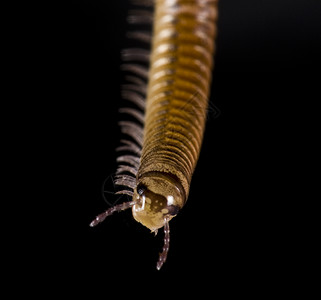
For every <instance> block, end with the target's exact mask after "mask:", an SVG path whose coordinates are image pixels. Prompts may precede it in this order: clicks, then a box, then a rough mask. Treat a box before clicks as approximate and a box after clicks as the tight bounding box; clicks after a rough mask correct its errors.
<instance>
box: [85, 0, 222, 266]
mask: <svg viewBox="0 0 321 300" xmlns="http://www.w3.org/2000/svg"><path fill="white" fill-rule="evenodd" d="M131 2H132V5H133V7H134V8H133V9H131V10H130V11H129V14H128V22H129V23H130V24H131V25H130V26H131V28H132V30H131V31H129V32H128V33H127V36H128V38H129V39H131V40H132V41H135V43H136V44H135V45H138V46H135V47H132V48H128V49H125V50H123V52H122V58H123V61H124V63H123V64H122V66H121V69H122V70H123V71H124V72H125V74H126V76H125V80H126V82H125V84H124V85H123V87H122V92H121V96H122V98H123V99H124V100H126V103H128V106H127V107H123V108H121V109H120V113H121V114H126V115H127V116H128V118H127V119H125V120H123V121H121V122H119V125H120V130H121V132H122V134H123V135H124V139H121V141H120V146H119V147H118V148H117V149H116V150H117V151H119V156H118V157H117V164H118V165H117V170H116V177H115V185H117V187H119V190H118V191H117V192H116V194H125V195H128V196H129V197H130V201H127V202H124V203H121V204H117V205H115V206H112V207H111V208H109V209H107V210H106V211H105V212H103V213H101V214H99V215H98V216H97V217H96V218H95V219H94V220H93V221H92V222H91V223H90V226H95V225H97V224H98V223H100V222H102V221H103V220H104V219H105V218H106V217H107V216H110V215H111V214H113V213H114V212H119V211H122V210H125V209H129V208H131V209H132V215H133V217H134V219H135V220H136V221H138V222H139V223H141V224H142V225H144V226H145V227H147V228H149V229H150V230H151V231H152V232H154V233H157V231H158V229H160V228H163V229H164V244H163V249H162V252H161V253H160V255H159V258H158V261H157V266H156V267H157V269H158V270H160V268H161V267H162V266H163V264H164V263H165V261H166V259H167V255H168V251H169V242H170V230H169V222H170V220H171V219H172V218H173V217H175V216H176V215H177V214H178V213H179V211H180V210H181V209H182V208H183V206H184V205H185V203H186V201H187V199H188V194H189V189H190V184H191V179H192V175H193V172H194V169H195V167H196V164H197V161H198V158H199V154H200V149H201V144H202V140H203V135H204V129H205V123H206V114H207V107H208V99H209V92H210V85H211V74H212V68H213V56H214V47H215V44H214V40H215V37H216V32H217V29H216V20H217V15H218V8H217V4H218V0H132V1H131ZM146 28H149V30H147V29H146Z"/></svg>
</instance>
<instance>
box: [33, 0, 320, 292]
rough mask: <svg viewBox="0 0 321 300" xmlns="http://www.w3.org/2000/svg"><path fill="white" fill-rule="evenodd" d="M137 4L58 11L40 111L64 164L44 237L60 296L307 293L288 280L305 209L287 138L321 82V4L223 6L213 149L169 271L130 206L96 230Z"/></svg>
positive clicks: (179, 227)
mask: <svg viewBox="0 0 321 300" xmlns="http://www.w3.org/2000/svg"><path fill="white" fill-rule="evenodd" d="M127 6H128V4H127V1H107V0H106V1H69V2H68V1H67V2H65V3H64V4H63V5H61V6H58V7H57V8H58V9H57V11H58V13H57V15H55V17H54V23H53V24H52V27H53V28H54V31H53V33H52V36H51V37H52V43H51V44H50V45H49V48H50V49H49V52H48V57H47V59H48V61H49V62H50V63H48V66H46V67H47V68H49V73H50V74H51V75H50V76H49V77H48V78H49V79H48V81H49V82H48V86H47V94H46V95H47V97H48V100H49V101H48V103H49V108H44V110H43V111H44V113H43V116H42V117H43V119H44V120H45V121H46V123H47V124H48V123H49V125H50V126H49V127H48V128H47V129H46V131H47V132H46V134H45V135H44V136H49V139H48V140H47V141H46V146H47V147H46V148H48V149H49V150H50V151H49V152H48V154H47V156H46V157H45V158H44V159H43V160H42V161H43V164H44V169H47V170H48V169H49V170H52V174H51V175H50V181H49V180H47V178H46V179H45V181H46V185H45V188H46V189H47V190H46V194H45V195H46V197H47V199H48V200H46V201H49V202H50V206H51V210H52V211H53V212H54V217H53V218H52V219H50V220H49V222H48V223H50V229H51V230H50V231H49V230H48V232H47V233H46V234H45V237H42V238H43V239H46V241H47V242H44V247H45V249H47V246H48V249H50V250H51V252H50V254H49V253H48V255H47V257H45V258H44V260H43V269H44V270H46V272H48V271H49V272H52V273H54V272H56V271H57V270H58V274H57V277H56V279H55V284H57V287H59V288H58V293H59V291H60V290H61V289H60V287H63V286H65V287H68V289H67V290H68V291H69V292H71V293H73V292H77V293H78V292H82V291H84V292H85V291H87V290H89V291H90V292H91V293H92V297H94V295H95V294H96V292H97V293H102V294H104V293H105V294H106V297H108V296H110V294H109V293H110V292H111V291H112V290H113V289H114V288H115V287H116V288H117V291H118V293H122V292H123V291H126V286H127V285H130V286H132V285H134V286H136V287H137V289H138V291H140V292H141V290H144V289H145V288H152V289H154V293H155V295H162V293H165V292H166V293H167V292H169V290H167V288H169V289H170V288H172V287H174V288H175V289H177V290H178V291H192V290H195V291H199V292H201V293H204V295H207V294H208V293H209V292H210V295H213V294H216V293H222V292H224V293H225V294H226V295H231V294H234V293H237V294H239V295H248V296H251V295H255V293H257V292H258V293H259V294H260V295H266V294H270V295H273V294H274V293H275V291H276V289H277V288H279V287H281V288H283V289H284V291H285V290H286V289H288V288H290V289H296V288H297V287H294V286H292V283H291V280H289V277H290V276H289V274H292V273H293V274H296V272H297V268H298V263H297V264H295V263H293V260H294V253H293V251H294V248H295V246H294V245H293V244H292V242H293V236H295V235H296V234H297V233H298V231H297V230H295V229H294V228H293V224H292V225H291V222H290V221H289V219H291V218H292V216H291V210H292V208H293V205H295V204H294V203H293V202H292V203H291V204H290V203H289V201H290V199H288V197H287V188H286V187H287V182H286V179H287V175H286V174H287V173H288V172H289V169H291V168H293V165H292V163H291V162H292V157H291V155H292V150H291V149H289V148H288V147H287V141H290V140H291V139H292V137H293V135H295V134H297V133H298V131H300V113H301V114H302V113H303V112H302V110H303V111H304V108H303V109H299V111H297V108H298V107H301V108H302V107H304V105H305V99H306V98H309V97H312V95H313V94H312V92H311V91H312V90H316V89H317V86H318V84H319V79H320V78H319V77H318V76H319V75H317V73H318V71H319V67H320V50H321V47H320V31H321V21H320V12H321V5H320V1H312V0H305V1H299V0H297V1H294V0H291V1H290V0H288V1H287V0H269V1H267V0H264V1H258V0H245V1H239V0H227V1H223V0H222V1H220V3H219V20H218V37H217V41H216V45H217V52H216V54H215V68H214V71H213V81H212V92H211V97H210V109H209V112H208V121H207V127H206V132H205V137H204V142H203V147H202V152H201V155H200V159H199V162H198V165H197V168H196V170H195V173H194V176H193V180H192V184H191V190H190V196H189V200H188V202H187V204H186V206H185V207H184V209H183V210H182V211H181V213H180V214H179V215H178V216H177V217H176V218H174V219H173V220H172V221H171V223H170V226H171V247H170V252H169V256H168V260H167V262H166V264H165V265H164V267H163V269H162V270H161V271H156V262H157V258H158V253H159V252H160V251H161V247H162V243H163V240H162V238H163V235H162V231H161V230H160V232H159V234H158V236H156V237H154V235H153V234H150V233H149V231H148V230H147V229H146V228H144V227H143V226H141V225H140V224H138V223H137V222H135V221H134V220H133V218H132V216H131V213H130V211H126V212H122V213H120V214H116V215H114V216H112V217H110V218H109V219H107V220H106V221H105V222H104V223H103V224H100V225H99V226H97V227H95V228H90V227H89V223H90V221H91V220H92V219H93V218H94V217H95V216H96V215H97V214H98V213H100V212H102V211H103V210H105V209H107V208H108V207H109V205H108V204H107V203H106V202H105V201H104V199H103V197H102V186H103V183H104V181H105V179H106V178H110V176H112V175H113V173H114V172H115V168H116V163H115V159H116V157H117V154H116V152H115V148H116V147H117V146H118V143H119V138H120V133H119V129H118V126H117V122H118V121H119V119H120V116H119V115H118V109H119V107H120V106H121V103H120V87H121V83H122V74H121V72H120V64H121V60H120V51H121V49H122V48H124V47H125V46H126V39H125V33H126V29H127V24H126V14H127V13H126V11H127ZM51 71H52V72H51ZM314 97H315V96H314ZM298 123H299V128H298V130H297V127H296V126H297V124H298ZM293 128H296V129H295V130H293ZM48 178H49V177H48ZM51 178H52V179H51ZM109 197H110V198H109ZM51 198H52V199H51ZM49 199H51V200H49ZM107 199H108V200H109V199H110V202H112V201H115V197H113V196H112V195H107ZM124 200H126V198H124ZM120 201H121V200H120ZM41 217H42V218H44V219H46V218H47V216H46V215H45V214H42V215H41ZM47 221H48V220H47ZM292 245H293V248H292ZM41 249H42V248H41ZM41 249H40V251H39V252H41ZM291 278H292V276H291ZM177 280H178V281H177ZM180 280H182V281H180ZM184 282H185V284H184ZM120 286H123V287H122V288H120ZM138 291H137V292H135V293H136V294H137V293H138ZM135 293H134V292H133V296H134V295H135ZM138 294H139V293H138ZM138 294H137V295H138Z"/></svg>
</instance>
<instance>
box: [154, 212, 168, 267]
mask: <svg viewBox="0 0 321 300" xmlns="http://www.w3.org/2000/svg"><path fill="white" fill-rule="evenodd" d="M168 250H169V218H168V217H165V224H164V246H163V252H162V253H160V254H159V258H158V262H157V265H156V268H157V270H160V269H161V267H162V266H163V264H164V263H165V261H166V259H167V254H168Z"/></svg>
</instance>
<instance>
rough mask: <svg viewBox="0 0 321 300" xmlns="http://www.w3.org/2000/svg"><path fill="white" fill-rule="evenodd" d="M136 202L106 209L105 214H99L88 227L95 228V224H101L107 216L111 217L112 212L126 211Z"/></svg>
mask: <svg viewBox="0 0 321 300" xmlns="http://www.w3.org/2000/svg"><path fill="white" fill-rule="evenodd" d="M135 204H136V202H135V201H129V202H124V203H121V204H117V205H115V206H113V207H111V208H109V209H107V210H106V211H105V212H103V213H101V214H99V215H98V216H97V217H96V218H95V220H93V221H92V222H91V223H90V224H89V226H90V227H94V226H96V225H97V224H99V223H101V222H103V221H104V220H105V219H106V218H107V217H108V216H110V215H112V214H113V213H114V212H116V211H117V212H120V211H122V210H125V209H128V208H131V207H132V206H133V205H135Z"/></svg>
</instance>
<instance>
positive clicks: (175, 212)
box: [167, 205, 180, 216]
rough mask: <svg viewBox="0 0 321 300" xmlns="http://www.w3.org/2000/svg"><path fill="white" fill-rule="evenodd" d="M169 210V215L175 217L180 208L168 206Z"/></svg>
mask: <svg viewBox="0 0 321 300" xmlns="http://www.w3.org/2000/svg"><path fill="white" fill-rule="evenodd" d="M167 209H168V214H169V215H171V216H175V215H177V214H178V212H179V209H180V208H179V207H178V206H177V205H169V206H167Z"/></svg>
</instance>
